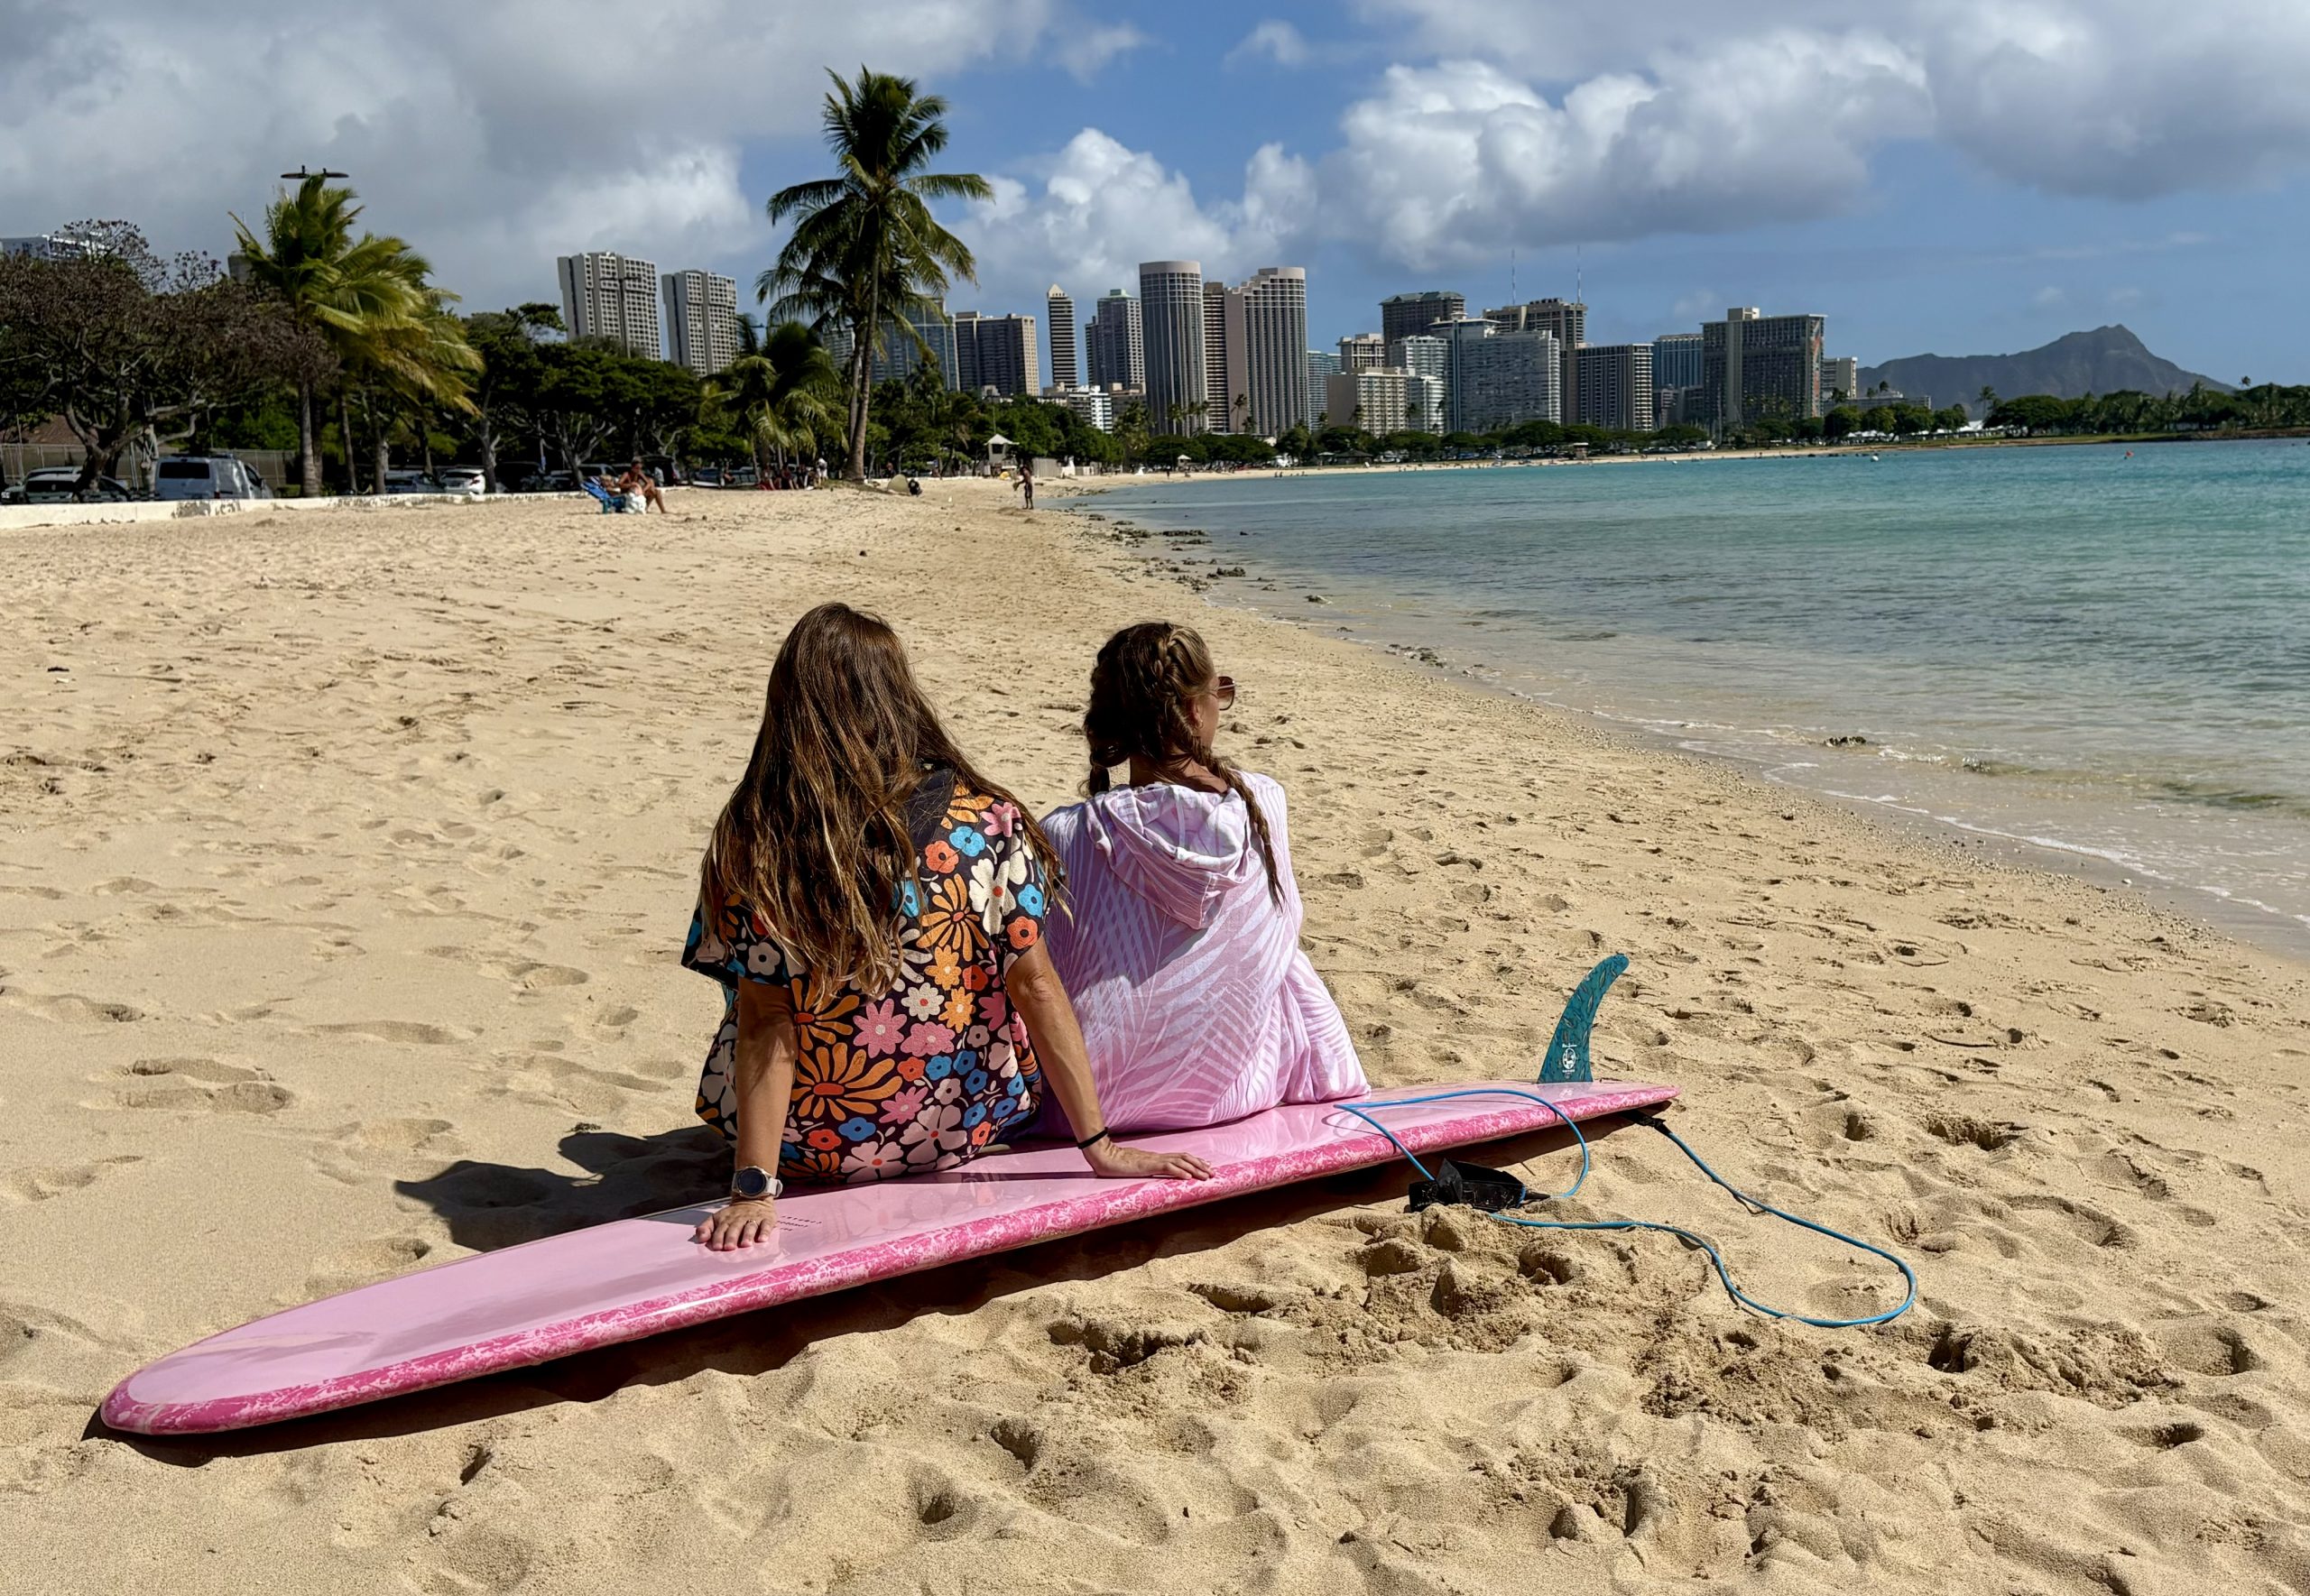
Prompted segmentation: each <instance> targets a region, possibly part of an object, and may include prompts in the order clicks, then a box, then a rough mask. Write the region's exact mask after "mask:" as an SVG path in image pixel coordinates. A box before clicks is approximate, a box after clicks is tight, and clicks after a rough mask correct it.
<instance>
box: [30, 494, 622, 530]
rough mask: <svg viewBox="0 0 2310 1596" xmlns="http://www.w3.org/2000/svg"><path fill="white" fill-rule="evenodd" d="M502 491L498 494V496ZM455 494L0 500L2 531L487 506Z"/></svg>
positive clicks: (532, 497)
mask: <svg viewBox="0 0 2310 1596" xmlns="http://www.w3.org/2000/svg"><path fill="white" fill-rule="evenodd" d="M502 497H503V495H501V496H500V499H501V500H502ZM521 498H522V501H523V502H524V503H531V502H535V501H538V500H543V499H568V500H576V501H579V502H582V503H587V504H588V505H590V504H592V503H593V500H592V499H591V498H590V497H588V496H587V494H522V495H521ZM497 502H500V501H499V500H491V499H487V498H480V499H471V498H467V497H466V496H464V495H463V494H356V495H352V496H348V497H345V498H336V499H187V500H183V501H181V502H180V503H166V504H163V503H152V502H151V501H149V500H132V501H131V502H129V503H125V504H0V532H5V531H14V530H19V529H23V528H27V527H76V526H78V527H86V526H116V525H120V524H122V523H125V522H134V521H197V520H199V519H201V518H203V517H206V516H211V515H255V516H271V515H298V514H304V513H310V512H315V511H324V510H351V511H386V510H411V509H419V508H422V507H424V506H427V505H434V506H439V505H445V504H446V505H465V504H488V503H497Z"/></svg>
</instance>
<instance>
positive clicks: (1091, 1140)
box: [1075, 1130, 1108, 1153]
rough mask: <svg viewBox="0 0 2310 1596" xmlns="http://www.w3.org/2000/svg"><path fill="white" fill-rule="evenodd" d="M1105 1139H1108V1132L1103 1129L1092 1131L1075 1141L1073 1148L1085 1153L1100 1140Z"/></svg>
mask: <svg viewBox="0 0 2310 1596" xmlns="http://www.w3.org/2000/svg"><path fill="white" fill-rule="evenodd" d="M1106 1139H1108V1133H1107V1132H1106V1131H1104V1130H1100V1131H1096V1132H1095V1133H1093V1134H1092V1135H1089V1136H1086V1137H1085V1138H1084V1139H1082V1140H1080V1141H1078V1142H1076V1144H1075V1149H1076V1151H1077V1152H1085V1153H1087V1152H1089V1151H1090V1150H1091V1149H1093V1148H1095V1147H1096V1146H1098V1145H1099V1144H1100V1143H1101V1142H1103V1141H1105V1140H1106Z"/></svg>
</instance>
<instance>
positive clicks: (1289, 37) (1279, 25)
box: [1224, 17, 1315, 67]
mask: <svg viewBox="0 0 2310 1596" xmlns="http://www.w3.org/2000/svg"><path fill="white" fill-rule="evenodd" d="M1314 53H1315V52H1314V51H1313V49H1312V48H1311V47H1310V46H1309V44H1308V43H1307V35H1306V34H1305V33H1302V32H1300V31H1299V30H1298V28H1296V27H1293V26H1292V25H1291V24H1290V23H1287V22H1284V21H1281V20H1280V19H1279V18H1276V17H1270V18H1268V20H1267V21H1265V22H1263V23H1260V25H1259V26H1257V27H1255V28H1253V29H1252V31H1251V32H1248V33H1246V34H1244V35H1243V39H1242V40H1241V41H1240V42H1238V43H1237V44H1236V46H1235V48H1234V49H1233V50H1231V51H1228V52H1227V57H1226V60H1225V62H1224V64H1225V65H1227V66H1230V67H1239V66H1248V65H1251V64H1252V63H1255V62H1258V61H1261V60H1269V61H1272V62H1274V63H1275V64H1276V65H1277V66H1279V67H1304V66H1306V65H1307V62H1308V61H1309V60H1311V59H1312V58H1313V56H1314Z"/></svg>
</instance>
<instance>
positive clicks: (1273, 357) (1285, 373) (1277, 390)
mask: <svg viewBox="0 0 2310 1596" xmlns="http://www.w3.org/2000/svg"><path fill="white" fill-rule="evenodd" d="M1212 286H1215V285H1211V286H1206V289H1205V291H1204V298H1205V303H1206V305H1207V306H1208V305H1211V304H1212V303H1213V302H1214V300H1213V295H1212ZM1216 304H1217V310H1218V319H1219V325H1218V328H1217V330H1218V334H1219V336H1218V337H1217V338H1216V339H1212V338H1210V337H1208V336H1206V340H1205V346H1204V361H1205V371H1206V377H1205V381H1206V386H1209V387H1211V388H1212V389H1213V390H1214V400H1213V405H1214V408H1213V411H1212V429H1213V430H1214V431H1225V432H1247V433H1251V434H1252V435H1254V436H1257V437H1260V438H1277V437H1280V436H1281V435H1282V434H1283V433H1285V432H1288V431H1289V430H1290V429H1292V428H1294V427H1304V426H1306V425H1307V420H1308V411H1307V383H1306V374H1305V368H1304V367H1303V366H1302V365H1301V364H1300V352H1301V351H1302V350H1304V349H1305V348H1306V347H1307V272H1306V271H1305V270H1304V269H1303V268H1301V267H1298V266H1262V267H1261V268H1260V269H1259V271H1258V272H1256V273H1254V274H1253V275H1252V279H1251V281H1248V282H1245V283H1243V285H1242V286H1240V287H1237V288H1230V289H1224V290H1221V291H1220V292H1219V294H1218V296H1217V300H1216ZM1210 330H1211V329H1210V327H1209V324H1208V322H1206V334H1208V332H1209V331H1210ZM1213 373H1217V374H1218V375H1217V377H1216V378H1214V377H1213V375H1212V374H1213ZM1223 396H1224V403H1223V402H1222V397H1223Z"/></svg>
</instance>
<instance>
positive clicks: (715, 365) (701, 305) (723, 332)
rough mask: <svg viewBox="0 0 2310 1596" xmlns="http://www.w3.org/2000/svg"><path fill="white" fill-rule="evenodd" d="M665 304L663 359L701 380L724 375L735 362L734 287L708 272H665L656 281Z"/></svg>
mask: <svg viewBox="0 0 2310 1596" xmlns="http://www.w3.org/2000/svg"><path fill="white" fill-rule="evenodd" d="M659 286H660V287H661V289H662V290H663V291H664V294H665V300H666V358H667V359H669V360H670V361H672V362H673V363H674V364H676V365H686V366H688V367H689V369H690V370H692V371H694V372H696V373H697V374H698V375H699V376H701V377H710V376H712V375H714V374H715V373H716V372H720V371H726V370H728V369H729V365H730V363H731V362H732V361H734V360H735V359H737V358H738V284H737V281H736V280H735V278H729V277H723V276H719V275H717V274H716V273H715V272H667V273H666V274H665V276H664V277H662V278H661V279H660V280H659Z"/></svg>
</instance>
